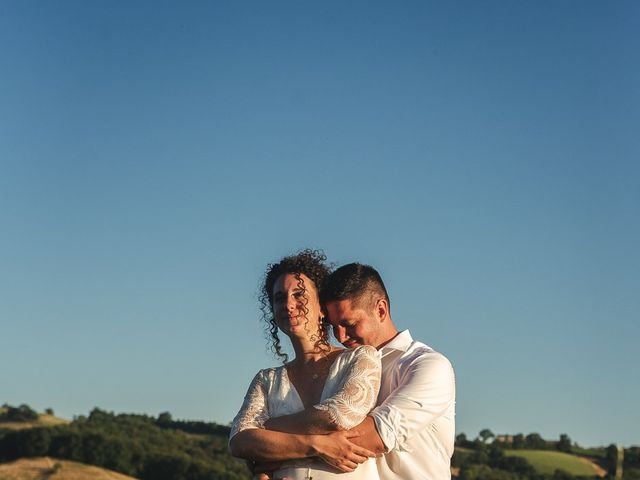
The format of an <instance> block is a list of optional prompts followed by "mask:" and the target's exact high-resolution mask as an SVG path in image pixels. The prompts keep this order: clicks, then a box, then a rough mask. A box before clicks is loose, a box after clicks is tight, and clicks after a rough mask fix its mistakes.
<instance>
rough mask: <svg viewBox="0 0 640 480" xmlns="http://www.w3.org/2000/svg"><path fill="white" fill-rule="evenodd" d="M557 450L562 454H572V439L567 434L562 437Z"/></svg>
mask: <svg viewBox="0 0 640 480" xmlns="http://www.w3.org/2000/svg"><path fill="white" fill-rule="evenodd" d="M556 448H557V449H558V450H560V451H561V452H567V453H568V452H571V439H570V438H569V435H567V434H566V433H562V434H561V435H560V440H558V443H557V444H556Z"/></svg>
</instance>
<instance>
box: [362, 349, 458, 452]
mask: <svg viewBox="0 0 640 480" xmlns="http://www.w3.org/2000/svg"><path fill="white" fill-rule="evenodd" d="M400 378H401V380H400V384H399V385H398V387H397V388H396V389H395V390H394V391H392V392H391V394H390V395H389V396H388V397H387V398H386V399H385V400H384V401H383V402H382V404H381V405H380V406H378V407H376V408H375V409H374V410H373V411H372V412H371V414H370V415H371V417H373V420H374V422H375V427H376V429H377V431H378V434H379V436H380V438H381V439H382V441H383V443H384V445H385V446H386V449H387V450H388V451H390V450H399V451H409V450H408V448H409V447H408V441H409V440H410V439H411V438H412V437H413V436H415V435H416V434H418V433H419V432H421V431H423V430H424V429H425V428H427V427H428V425H429V424H431V423H433V422H434V421H436V420H437V419H439V418H441V417H443V416H445V415H449V414H450V415H453V406H454V404H455V396H456V395H455V377H454V373H453V368H452V367H451V363H449V360H447V358H446V357H445V356H444V355H442V354H440V353H437V352H433V351H423V352H419V353H418V355H417V357H416V358H415V359H414V360H413V361H411V362H410V363H408V364H406V365H405V366H404V367H403V368H402V370H401V372H400Z"/></svg>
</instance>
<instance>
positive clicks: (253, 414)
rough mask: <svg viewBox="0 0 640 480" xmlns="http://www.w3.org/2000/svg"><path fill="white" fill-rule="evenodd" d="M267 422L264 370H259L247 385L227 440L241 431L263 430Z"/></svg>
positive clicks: (267, 408)
mask: <svg viewBox="0 0 640 480" xmlns="http://www.w3.org/2000/svg"><path fill="white" fill-rule="evenodd" d="M267 420H269V405H268V403H267V388H266V378H265V374H264V370H260V371H259V372H258V373H257V374H256V376H255V377H253V380H252V382H251V384H250V385H249V389H248V390H247V394H246V395H245V396H244V401H243V402H242V407H241V408H240V411H239V412H238V414H237V415H236V416H235V418H234V419H233V422H232V424H231V433H230V434H229V440H231V438H233V437H234V436H235V435H237V434H238V433H240V432H241V431H243V430H249V429H251V428H264V423H265V422H266V421H267Z"/></svg>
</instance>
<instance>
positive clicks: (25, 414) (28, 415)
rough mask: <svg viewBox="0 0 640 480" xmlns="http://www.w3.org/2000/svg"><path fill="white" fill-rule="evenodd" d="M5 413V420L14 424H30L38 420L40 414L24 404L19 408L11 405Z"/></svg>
mask: <svg viewBox="0 0 640 480" xmlns="http://www.w3.org/2000/svg"><path fill="white" fill-rule="evenodd" d="M6 408H7V411H6V412H5V415H4V418H6V419H7V420H10V421H13V422H29V421H32V420H37V419H38V412H36V411H35V410H33V409H32V408H31V407H30V406H29V405H27V404H26V403H23V404H22V405H20V406H19V407H12V406H11V405H9V406H8V407H6Z"/></svg>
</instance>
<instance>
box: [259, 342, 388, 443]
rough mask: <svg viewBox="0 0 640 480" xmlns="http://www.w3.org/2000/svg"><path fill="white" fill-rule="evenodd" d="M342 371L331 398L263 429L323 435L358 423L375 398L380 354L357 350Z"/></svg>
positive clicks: (363, 348) (371, 349)
mask: <svg viewBox="0 0 640 480" xmlns="http://www.w3.org/2000/svg"><path fill="white" fill-rule="evenodd" d="M343 368H344V369H345V371H344V372H343V377H342V381H341V383H340V385H339V387H338V390H337V391H336V393H335V394H334V395H332V396H331V397H329V398H327V399H326V400H324V401H323V402H321V403H319V404H318V405H314V406H313V407H312V408H307V409H306V410H303V411H302V412H299V413H295V414H292V415H286V416H283V417H277V418H271V419H269V420H268V421H266V422H265V424H264V427H265V428H268V429H269V430H276V431H279V432H288V433H298V434H305V433H306V434H324V433H329V432H332V431H336V430H348V429H350V428H353V427H355V426H356V425H358V424H360V423H361V422H362V421H363V420H364V419H365V417H366V416H367V413H369V412H370V411H371V409H372V408H373V407H374V406H375V404H376V400H377V398H378V390H379V389H380V369H381V367H380V355H379V353H378V351H377V350H376V349H375V348H374V347H371V346H366V345H365V346H361V347H357V348H356V349H355V350H354V351H353V352H352V358H351V359H350V361H349V362H348V363H347V364H346V365H345V366H344V367H343Z"/></svg>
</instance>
